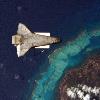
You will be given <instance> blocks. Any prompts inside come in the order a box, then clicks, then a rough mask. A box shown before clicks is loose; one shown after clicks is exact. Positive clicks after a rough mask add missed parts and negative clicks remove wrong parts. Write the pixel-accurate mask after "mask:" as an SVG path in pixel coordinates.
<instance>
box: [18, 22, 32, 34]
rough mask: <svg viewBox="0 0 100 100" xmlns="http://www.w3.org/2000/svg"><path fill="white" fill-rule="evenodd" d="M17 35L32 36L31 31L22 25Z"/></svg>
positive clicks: (19, 26)
mask: <svg viewBox="0 0 100 100" xmlns="http://www.w3.org/2000/svg"><path fill="white" fill-rule="evenodd" d="M17 33H18V34H19V35H31V34H32V33H31V31H30V30H29V29H28V28H27V27H26V26H25V25H24V24H22V23H19V25H18V30H17Z"/></svg>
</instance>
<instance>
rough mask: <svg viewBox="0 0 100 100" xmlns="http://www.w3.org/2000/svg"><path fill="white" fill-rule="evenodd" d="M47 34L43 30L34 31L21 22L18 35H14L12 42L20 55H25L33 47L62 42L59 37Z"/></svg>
mask: <svg viewBox="0 0 100 100" xmlns="http://www.w3.org/2000/svg"><path fill="white" fill-rule="evenodd" d="M40 34H42V35H40ZM43 34H45V35H43ZM46 34H47V33H42V32H33V33H32V32H31V31H30V30H29V29H28V28H27V27H26V26H25V25H23V24H21V23H19V25H18V30H17V35H14V36H12V44H14V45H15V46H16V48H17V55H18V57H20V56H23V55H24V54H25V53H26V52H27V51H28V50H29V49H30V48H31V47H40V46H47V45H49V44H52V43H57V42H60V39H59V38H58V37H51V36H46ZM49 35H50V34H49Z"/></svg>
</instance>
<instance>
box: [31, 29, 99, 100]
mask: <svg viewBox="0 0 100 100" xmlns="http://www.w3.org/2000/svg"><path fill="white" fill-rule="evenodd" d="M99 40H100V30H98V29H95V30H92V31H90V30H89V31H88V30H85V31H83V32H81V34H80V35H79V36H78V37H77V38H76V39H74V40H72V41H69V42H68V43H66V44H65V45H64V46H62V47H60V48H58V49H56V50H54V52H53V53H52V54H51V55H50V56H49V58H48V59H49V65H48V69H47V72H45V73H44V75H43V76H42V78H41V79H40V80H38V82H37V85H36V87H35V88H34V89H33V91H32V95H31V100H53V99H54V89H55V87H56V86H57V83H58V81H59V79H60V78H61V77H62V75H63V72H64V71H65V69H66V70H67V69H69V68H72V67H74V66H76V65H78V64H79V63H80V62H81V61H82V58H84V55H87V54H88V53H89V52H91V51H93V50H95V49H97V48H100V41H99ZM97 42H98V43H97Z"/></svg>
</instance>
